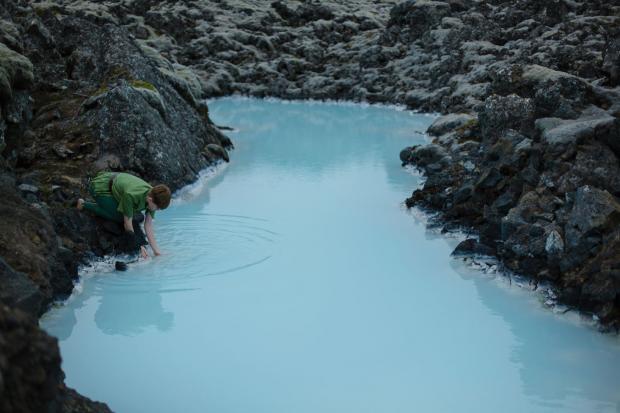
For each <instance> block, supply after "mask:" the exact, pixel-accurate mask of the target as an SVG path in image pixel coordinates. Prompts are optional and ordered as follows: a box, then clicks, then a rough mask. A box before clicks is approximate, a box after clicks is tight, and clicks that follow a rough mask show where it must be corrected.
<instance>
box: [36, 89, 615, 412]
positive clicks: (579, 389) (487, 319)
mask: <svg viewBox="0 0 620 413" xmlns="http://www.w3.org/2000/svg"><path fill="white" fill-rule="evenodd" d="M210 108H211V116H212V118H213V119H214V121H215V122H216V123H218V124H223V125H230V126H233V127H235V128H236V129H237V131H236V132H233V133H231V137H232V138H233V140H234V142H235V145H236V150H235V151H233V152H232V153H231V158H232V162H231V163H230V164H229V165H228V166H227V167H225V168H224V169H222V170H220V171H219V172H217V174H216V175H215V176H213V177H211V178H209V179H208V180H207V181H206V186H205V187H200V186H195V187H194V188H192V190H188V191H185V192H184V194H183V195H182V196H180V198H179V200H177V202H176V203H175V205H173V206H172V207H171V208H169V209H168V210H166V211H163V212H160V213H158V214H157V217H156V227H155V228H156V233H157V238H158V240H159V241H160V244H161V247H162V249H163V250H164V252H165V253H166V255H165V256H163V257H161V258H157V259H154V260H149V261H146V262H141V263H137V264H134V265H132V266H130V270H129V271H127V272H125V273H122V272H113V271H109V270H108V271H105V270H102V271H99V272H94V273H93V274H90V275H87V276H85V277H84V282H83V283H82V285H81V286H80V288H79V289H78V291H76V293H75V294H74V296H73V297H72V298H71V299H70V300H69V301H68V302H67V303H66V304H65V305H64V306H62V307H60V308H56V309H54V310H52V311H51V312H50V313H48V314H47V315H46V316H45V317H44V318H43V320H42V325H43V326H44V328H45V329H47V331H49V332H50V333H51V334H53V335H55V336H57V337H58V338H59V340H60V347H61V351H62V356H63V368H64V371H65V372H66V374H67V378H66V381H67V383H68V384H69V385H70V386H72V387H75V388H76V389H77V390H79V391H80V392H81V393H83V394H85V395H87V396H89V397H91V398H93V399H96V400H103V401H105V402H107V403H108V404H109V405H110V407H111V408H112V409H114V410H115V411H117V412H151V413H152V412H240V413H241V412H244V413H245V412H253V413H257V412H269V413H276V412H283V413H284V412H286V413H289V412H296V413H302V412H313V413H314V412H338V413H342V412H493V413H496V412H620V345H619V341H618V339H617V338H614V337H610V336H605V335H602V334H599V333H597V332H595V331H594V330H593V329H591V328H587V327H584V326H583V325H579V324H578V323H575V322H574V321H572V319H570V318H567V317H565V316H559V315H555V314H554V313H553V312H552V311H550V310H548V309H545V308H544V306H543V305H541V304H540V303H539V301H538V298H537V297H536V296H535V295H534V294H532V293H530V292H526V291H524V290H523V289H520V288H518V287H517V286H515V285H514V284H511V285H508V284H506V283H505V282H498V279H497V278H495V279H494V278H493V277H490V276H488V275H484V274H481V273H478V272H476V271H473V270H471V269H468V268H466V267H465V266H463V265H462V264H460V262H459V261H455V260H452V259H451V258H450V257H449V254H450V252H451V250H452V248H453V247H454V243H455V242H456V241H454V240H446V239H445V238H443V237H441V236H438V235H436V234H434V233H431V232H428V231H427V230H425V226H424V224H423V222H421V221H420V219H419V218H417V217H416V216H415V215H413V214H411V213H410V212H408V211H407V210H406V209H405V208H404V207H403V205H402V202H403V200H404V199H405V198H406V197H407V196H408V195H410V193H411V191H412V190H413V189H414V188H415V187H416V186H417V185H418V184H419V179H420V178H418V177H416V176H415V175H414V174H412V173H411V172H410V171H407V170H405V169H403V168H401V166H400V162H399V160H398V153H399V151H400V150H401V149H402V148H403V147H405V146H408V145H412V144H415V143H421V142H423V141H424V139H425V137H424V136H423V135H422V134H421V133H420V132H423V131H424V130H425V129H426V127H427V126H428V125H429V123H430V122H432V120H433V118H432V117H429V116H422V115H415V114H412V113H409V112H406V111H397V110H394V109H390V108H385V107H362V106H354V105H336V104H301V103H289V104H287V103H282V102H265V101H258V100H248V99H240V98H230V99H222V100H217V101H214V102H212V103H211V104H210Z"/></svg>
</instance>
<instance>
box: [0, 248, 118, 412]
mask: <svg viewBox="0 0 620 413" xmlns="http://www.w3.org/2000/svg"><path fill="white" fill-rule="evenodd" d="M0 263H1V260H0ZM35 320H36V319H35V318H34V317H31V316H28V315H27V314H26V313H23V312H21V311H19V310H15V309H10V308H9V307H7V306H6V305H4V304H2V303H0V337H2V340H0V395H2V397H0V411H3V412H76V411H82V412H84V411H89V412H94V413H110V412H111V410H110V409H109V408H108V407H107V406H106V405H105V404H103V403H95V402H92V401H91V400H89V399H87V398H85V397H83V396H80V395H78V394H77V393H76V392H75V391H74V390H72V389H69V388H68V387H66V386H65V384H64V383H63V380H64V374H63V372H62V370H61V369H60V362H61V359H60V351H59V350H58V342H57V340H56V339H55V338H52V337H50V336H49V335H47V334H46V333H44V332H43V330H41V329H40V328H39V327H38V325H37V323H36V321H35Z"/></svg>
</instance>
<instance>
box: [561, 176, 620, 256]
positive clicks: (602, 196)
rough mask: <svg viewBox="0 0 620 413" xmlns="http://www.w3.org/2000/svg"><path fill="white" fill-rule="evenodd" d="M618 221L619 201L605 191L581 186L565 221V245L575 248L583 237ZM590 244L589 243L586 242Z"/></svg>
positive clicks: (619, 213) (611, 225)
mask: <svg viewBox="0 0 620 413" xmlns="http://www.w3.org/2000/svg"><path fill="white" fill-rule="evenodd" d="M618 223H620V203H619V202H618V200H617V199H616V198H615V197H614V196H613V195H611V194H610V193H609V192H607V191H603V190H600V189H598V188H594V187H591V186H589V185H585V186H582V187H581V188H579V189H577V191H576V193H575V200H574V204H573V208H572V210H571V212H570V213H569V215H568V221H567V222H566V227H565V233H566V246H567V248H569V249H576V248H578V247H579V246H580V245H582V243H583V240H584V238H585V237H588V236H589V235H595V236H598V235H597V234H595V232H599V233H601V232H604V231H605V229H612V228H613V227H614V226H615V225H617V224H618ZM588 244H590V243H588Z"/></svg>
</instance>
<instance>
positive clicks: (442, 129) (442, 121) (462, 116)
mask: <svg viewBox="0 0 620 413" xmlns="http://www.w3.org/2000/svg"><path fill="white" fill-rule="evenodd" d="M475 122H477V120H476V118H475V117H474V116H472V115H470V114H468V113H459V114H456V113H451V114H449V115H445V116H441V117H439V118H437V119H436V120H435V121H434V122H433V123H432V124H431V126H429V128H428V130H427V131H426V133H428V134H429V135H433V136H440V135H443V134H444V133H446V132H449V131H452V130H454V129H457V128H460V127H463V126H467V125H470V124H472V123H475Z"/></svg>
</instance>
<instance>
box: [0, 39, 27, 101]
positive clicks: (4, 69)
mask: <svg viewBox="0 0 620 413" xmlns="http://www.w3.org/2000/svg"><path fill="white" fill-rule="evenodd" d="M33 81H34V74H33V69H32V63H30V60H28V58H26V57H25V56H22V55H21V54H19V53H17V52H15V51H13V50H11V49H9V48H8V47H6V46H5V45H4V44H3V43H0V99H2V100H5V99H11V98H12V97H13V88H14V87H17V88H25V87H28V86H30V85H31V84H32V82H33Z"/></svg>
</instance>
